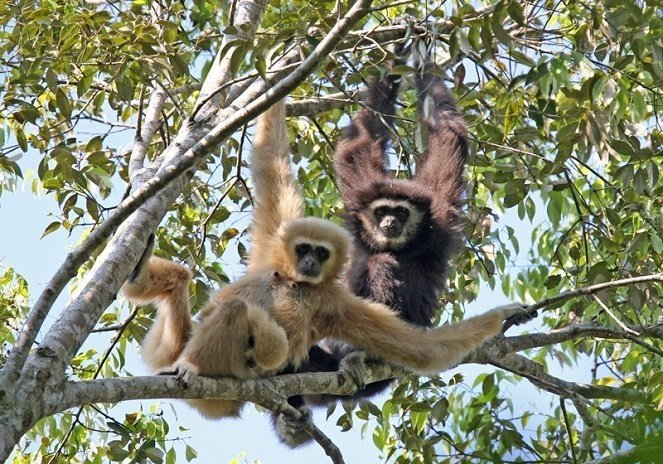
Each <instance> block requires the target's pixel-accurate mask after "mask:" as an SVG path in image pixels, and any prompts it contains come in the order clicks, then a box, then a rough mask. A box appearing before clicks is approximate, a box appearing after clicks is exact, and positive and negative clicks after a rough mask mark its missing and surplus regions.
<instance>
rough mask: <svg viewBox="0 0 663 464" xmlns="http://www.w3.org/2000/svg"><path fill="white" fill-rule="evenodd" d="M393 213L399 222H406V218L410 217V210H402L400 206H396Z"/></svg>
mask: <svg viewBox="0 0 663 464" xmlns="http://www.w3.org/2000/svg"><path fill="white" fill-rule="evenodd" d="M394 213H395V214H396V217H397V218H398V220H399V221H401V222H405V221H407V218H409V217H410V210H409V209H407V208H403V207H402V206H397V207H396V208H394Z"/></svg>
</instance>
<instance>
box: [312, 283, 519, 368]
mask: <svg viewBox="0 0 663 464" xmlns="http://www.w3.org/2000/svg"><path fill="white" fill-rule="evenodd" d="M335 301H336V304H335V308H334V311H333V313H328V314H332V316H331V317H326V318H323V320H322V323H321V325H320V327H319V329H320V332H321V334H322V335H323V336H327V337H332V338H335V339H338V340H342V341H345V342H348V343H351V344H352V345H354V346H356V347H359V348H361V349H363V350H365V351H366V352H367V353H369V354H370V355H373V356H378V357H380V358H383V359H385V360H387V361H389V362H392V363H395V364H398V365H401V366H404V367H408V368H410V369H415V370H416V371H418V372H420V373H438V372H441V371H443V370H445V369H447V368H449V367H451V366H454V365H456V364H457V363H458V362H460V361H461V360H462V359H463V358H464V357H465V356H466V355H467V354H468V353H470V352H471V351H472V350H473V349H475V348H477V347H479V346H481V345H482V344H483V342H484V341H486V340H487V339H488V338H490V337H492V336H495V335H497V334H499V333H500V332H501V330H502V322H503V321H504V320H505V319H507V318H509V317H512V316H514V315H520V314H523V310H522V307H521V306H520V305H509V306H505V307H500V308H495V309H493V310H491V311H488V312H487V313H485V314H482V315H479V316H475V317H472V318H469V319H465V320H463V321H460V322H455V323H453V324H448V325H444V326H442V327H439V328H436V329H432V330H428V331H426V330H423V329H421V328H418V327H416V326H413V325H411V324H408V323H407V322H404V321H403V320H402V319H400V318H398V316H396V314H395V313H394V312H393V311H391V310H390V309H389V308H387V307H386V306H384V305H381V304H378V303H372V302H370V301H367V300H363V299H361V298H359V297H356V296H354V295H352V294H351V293H349V292H341V291H339V292H338V294H337V295H335Z"/></svg>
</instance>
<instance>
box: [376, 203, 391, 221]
mask: <svg viewBox="0 0 663 464" xmlns="http://www.w3.org/2000/svg"><path fill="white" fill-rule="evenodd" d="M388 212H389V208H387V207H386V206H378V207H377V208H375V211H373V214H375V218H376V219H382V218H383V217H385V216H386V215H387V213H388Z"/></svg>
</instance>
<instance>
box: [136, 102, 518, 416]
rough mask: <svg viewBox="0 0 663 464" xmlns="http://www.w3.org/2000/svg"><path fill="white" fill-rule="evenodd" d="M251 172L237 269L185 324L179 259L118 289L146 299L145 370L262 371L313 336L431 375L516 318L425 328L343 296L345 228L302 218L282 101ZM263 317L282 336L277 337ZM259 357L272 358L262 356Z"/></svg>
mask: <svg viewBox="0 0 663 464" xmlns="http://www.w3.org/2000/svg"><path fill="white" fill-rule="evenodd" d="M251 172H252V177H253V183H254V186H255V194H254V202H255V203H254V211H253V221H252V224H251V240H252V246H251V250H250V256H249V265H248V269H247V272H246V274H245V275H244V276H243V277H241V278H240V279H238V280H236V281H235V282H233V283H230V284H228V285H226V286H224V287H222V288H221V289H220V290H219V291H217V292H216V293H215V294H214V295H212V297H211V299H210V302H209V303H208V304H207V306H206V307H205V309H204V310H203V315H202V317H201V320H200V322H199V324H198V325H197V326H196V327H194V328H193V330H192V329H191V320H190V316H189V307H188V302H187V301H188V290H187V289H188V282H189V279H190V273H189V272H188V271H187V270H186V269H184V268H183V267H182V266H180V265H178V264H175V263H171V262H168V261H164V260H161V259H158V258H151V259H144V260H143V261H144V263H143V265H142V266H141V264H139V268H138V272H137V275H136V277H135V278H134V279H133V280H131V279H130V280H129V281H128V282H127V283H126V284H125V286H124V289H123V293H124V294H125V295H126V296H127V297H128V298H130V299H132V300H134V301H142V302H145V301H154V302H156V303H157V318H156V321H155V323H154V325H153V327H152V328H151V329H150V331H149V332H148V335H147V337H146V341H145V342H144V344H143V356H144V357H145V359H146V360H148V362H149V363H150V365H151V366H152V367H153V368H155V369H161V370H166V371H172V372H175V373H176V375H177V378H178V380H179V381H180V382H181V383H182V385H184V386H186V385H187V384H188V382H189V381H190V380H191V378H192V377H193V376H195V375H207V376H218V375H233V376H236V377H240V378H247V377H254V376H269V375H273V374H275V373H278V372H281V371H283V370H285V368H286V367H287V366H292V368H294V369H297V368H299V367H300V366H301V364H302V363H303V362H305V361H306V360H307V358H308V355H309V349H310V348H311V347H312V346H313V345H314V344H316V343H317V342H318V341H320V340H321V339H323V338H333V339H336V340H341V341H344V342H347V343H350V344H352V345H353V346H356V347H359V348H361V349H363V350H365V351H366V353H368V354H369V355H371V356H375V357H379V358H382V359H385V360H388V361H390V362H392V363H394V364H396V365H400V366H405V367H407V368H410V369H413V370H415V371H417V372H422V373H434V372H439V371H441V370H443V369H445V368H448V367H449V366H451V365H454V364H456V363H457V362H458V361H460V360H461V359H462V358H463V357H464V356H465V355H466V354H468V353H469V352H470V351H471V350H473V349H474V348H476V347H477V346H479V345H481V344H482V343H483V342H484V341H485V340H486V339H488V338H490V337H492V336H494V335H496V334H498V333H500V331H501V327H502V322H503V321H504V320H505V319H508V318H511V317H512V316H515V317H520V316H523V315H524V311H523V309H522V306H520V305H510V306H508V307H501V308H496V309H493V310H491V311H488V312H487V313H485V314H483V315H481V316H477V317H474V318H470V319H467V320H464V321H462V322H459V323H456V324H452V325H446V326H443V327H440V328H436V329H432V330H424V329H422V328H419V327H416V326H414V325H412V324H410V323H408V322H405V321H403V320H402V319H400V318H399V317H398V316H397V314H396V313H395V312H394V311H393V310H391V309H390V308H388V307H387V306H385V305H383V304H380V303H375V302H371V301H368V300H365V299H363V298H360V297H358V296H356V295H354V294H352V293H351V292H350V291H349V290H348V289H347V288H346V287H345V286H344V285H343V283H342V282H341V275H342V272H343V270H344V267H345V264H346V262H347V259H348V254H349V247H350V242H351V237H350V235H349V233H348V232H347V231H345V230H344V229H343V228H342V227H339V226H337V225H335V224H334V223H332V222H329V221H325V220H322V219H318V218H312V217H303V215H302V214H303V213H302V211H303V207H302V204H303V199H302V196H301V193H300V191H299V187H298V185H297V182H296V181H295V179H294V177H293V175H292V172H291V166H290V160H289V156H288V136H287V129H286V125H285V105H284V103H283V102H279V103H278V104H276V105H274V106H273V107H272V108H271V109H270V110H268V111H267V112H266V113H265V114H263V115H262V116H261V117H260V118H259V121H258V124H257V127H256V133H255V137H254V143H253V155H252V160H251ZM238 313H239V314H238ZM238 320H239V321H240V323H239V324H238V322H237V321H238ZM273 322H275V323H276V325H277V326H278V327H280V328H281V329H282V330H283V331H284V332H285V336H286V340H285V343H284V340H283V338H282V337H281V336H280V335H281V333H280V332H279V331H278V330H277V329H276V327H275V326H274V324H273ZM270 343H272V344H273V346H270ZM286 346H287V353H286V356H285V359H284V360H283V362H281V363H280V365H278V364H279V362H278V361H280V360H281V358H282V356H280V355H279V353H280V352H281V350H282V349H284V347H286ZM271 348H273V349H274V350H275V351H276V353H273V354H272V353H271V352H270V349H271ZM258 353H261V354H262V356H258ZM266 353H270V354H271V356H267V358H268V359H265V356H264V355H265V354H266ZM228 403H229V402H228V401H221V400H196V403H194V405H195V406H196V407H197V408H198V409H199V410H200V412H201V413H202V414H203V415H205V416H207V417H222V416H232V415H237V414H238V413H239V408H240V407H241V403H240V404H238V403H236V402H231V403H233V404H232V405H229V404H228Z"/></svg>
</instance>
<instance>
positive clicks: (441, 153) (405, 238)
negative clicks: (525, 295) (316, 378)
mask: <svg viewBox="0 0 663 464" xmlns="http://www.w3.org/2000/svg"><path fill="white" fill-rule="evenodd" d="M422 69H423V72H421V73H419V74H417V76H416V77H415V84H416V89H417V106H418V108H419V113H420V114H421V116H422V120H423V122H424V124H425V125H426V128H427V130H428V139H429V146H428V149H427V150H426V151H425V152H424V153H423V154H422V155H420V156H419V158H418V160H417V164H416V172H415V175H414V176H413V178H412V179H409V180H405V179H396V178H394V176H393V175H392V174H391V173H390V172H389V170H388V169H387V166H386V164H385V160H386V149H387V145H388V141H389V139H390V135H391V130H390V126H391V124H392V121H393V117H394V113H395V102H396V97H397V95H398V88H399V84H400V76H397V75H391V74H387V75H386V76H385V77H384V78H383V79H381V80H378V81H376V82H375V83H373V84H372V85H371V86H370V87H369V90H368V93H367V98H366V100H365V101H364V106H365V107H364V108H362V109H361V110H360V111H359V112H358V113H357V114H356V115H355V117H354V118H353V120H352V122H351V124H350V125H349V126H348V127H347V128H346V129H345V131H344V134H343V138H342V139H341V141H340V143H339V145H338V147H337V149H336V153H335V154H334V168H335V170H336V181H337V184H338V186H339V190H340V192H341V197H342V198H343V201H344V204H345V208H346V212H347V214H346V217H347V220H346V225H347V228H348V230H349V231H350V232H351V233H352V235H353V239H354V240H353V241H354V252H353V256H352V260H351V265H350V268H349V269H348V271H347V274H346V283H347V285H348V287H349V288H350V289H351V291H352V292H353V293H354V294H355V295H358V296H360V297H364V298H368V299H369V300H372V301H376V302H379V303H382V304H385V305H387V306H388V307H390V308H392V309H393V310H394V311H395V312H396V313H397V314H398V315H399V316H400V317H401V318H402V319H403V320H405V321H407V322H410V323H413V324H416V325H420V326H424V327H430V326H431V324H432V320H433V316H434V314H435V311H436V309H437V307H438V299H439V294H440V291H441V290H442V288H443V286H444V281H445V279H446V274H447V270H448V266H449V259H450V257H451V255H452V254H453V253H454V252H455V251H456V250H457V248H458V247H459V244H460V241H461V239H460V231H461V226H460V221H459V212H458V210H459V208H460V203H461V197H462V195H463V191H464V182H463V167H464V164H465V160H466V158H467V152H468V148H467V134H466V129H465V123H464V121H463V118H462V116H461V115H460V113H459V112H458V110H457V108H456V105H455V101H454V99H453V98H452V97H451V95H450V94H449V92H448V90H447V87H446V85H445V84H444V82H443V80H442V78H441V77H440V76H439V75H437V74H436V73H435V69H434V68H433V66H431V65H428V64H427V65H425V66H423V67H422ZM360 327H362V326H360ZM453 327H455V328H456V329H463V330H462V331H461V332H460V334H461V335H460V337H456V338H454V337H451V338H448V339H447V338H446V337H447V336H451V335H454V334H453V333H452V332H447V333H446V334H445V335H444V338H445V339H446V340H447V341H448V343H449V344H451V345H453V344H454V343H455V342H456V341H458V339H459V338H463V337H468V336H471V335H470V334H468V332H467V330H468V329H469V330H473V328H472V326H471V325H470V326H455V325H454V326H453ZM479 332H480V331H479ZM456 335H457V334H456ZM452 340H453V341H452ZM327 345H328V349H329V350H330V351H331V352H329V351H327V350H325V349H323V348H321V347H319V346H315V347H313V348H312V349H311V352H310V356H309V360H308V362H307V363H306V364H305V365H304V366H303V367H302V368H301V371H313V372H315V371H335V370H337V369H338V368H339V365H340V363H341V361H342V359H344V358H345V357H346V356H347V355H348V354H350V353H352V352H354V351H355V350H356V349H355V348H354V347H353V346H351V345H348V344H344V343H338V342H334V341H330V342H329V343H328V344H327ZM390 383H391V381H390V380H385V381H381V382H375V383H372V384H369V385H366V386H365V387H364V388H362V389H360V390H359V392H358V393H357V394H356V395H354V397H353V398H352V399H354V400H358V399H361V398H366V397H370V396H372V395H374V394H376V393H379V392H381V391H384V390H385V389H386V388H387V387H388V386H389V385H390ZM337 399H339V397H337V396H333V395H322V396H311V397H306V398H305V399H302V398H301V397H294V398H291V399H290V402H291V403H292V404H294V405H297V406H298V407H302V406H303V404H304V402H306V403H307V404H309V405H320V404H322V405H324V404H327V403H329V402H331V401H334V400H337ZM345 399H347V397H346V398H345ZM278 424H279V427H277V432H278V433H279V435H280V436H281V439H282V440H284V441H285V442H287V443H288V444H290V445H292V446H295V445H297V444H298V442H299V441H301V442H305V441H308V440H309V437H308V436H306V435H302V434H301V433H300V434H297V433H296V431H295V430H294V429H295V427H294V426H292V424H290V426H289V425H288V424H287V420H280V421H278Z"/></svg>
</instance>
